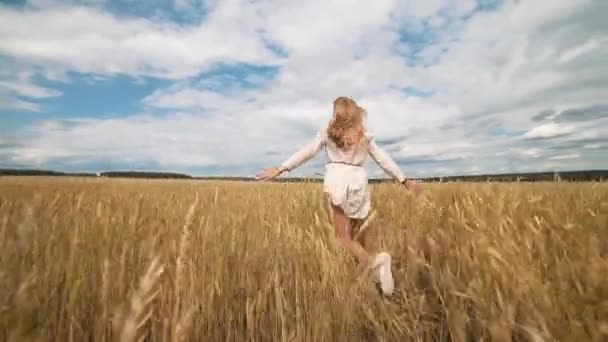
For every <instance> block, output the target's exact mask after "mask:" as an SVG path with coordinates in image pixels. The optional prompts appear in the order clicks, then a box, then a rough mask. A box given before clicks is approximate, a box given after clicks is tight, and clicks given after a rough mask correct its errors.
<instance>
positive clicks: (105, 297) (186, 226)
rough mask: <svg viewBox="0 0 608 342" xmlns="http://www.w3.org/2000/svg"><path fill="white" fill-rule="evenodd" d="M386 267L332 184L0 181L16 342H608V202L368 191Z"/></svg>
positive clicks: (1, 242)
mask: <svg viewBox="0 0 608 342" xmlns="http://www.w3.org/2000/svg"><path fill="white" fill-rule="evenodd" d="M371 192H372V205H373V208H374V210H376V213H377V216H376V218H375V220H374V221H373V222H372V223H371V225H370V227H369V228H368V229H370V231H369V245H370V250H371V251H372V252H379V251H382V250H386V251H388V252H389V253H391V255H392V256H393V274H394V277H395V282H396V291H395V294H394V295H393V296H391V297H388V298H385V297H383V296H381V295H380V294H379V291H378V289H377V287H376V285H374V283H373V276H372V275H371V274H369V273H363V274H361V273H357V271H356V267H355V266H356V263H355V261H354V259H353V258H352V257H350V256H349V255H347V254H346V253H345V252H344V251H343V250H342V249H341V248H340V247H339V245H338V244H337V242H336V241H335V239H334V231H333V229H332V227H331V226H330V225H329V223H328V221H327V218H326V216H325V211H324V208H325V207H324V205H325V202H324V201H325V198H324V197H323V193H322V189H321V185H320V184H314V183H310V184H283V183H237V182H234V183H232V182H219V181H213V182H211V181H185V180H179V181H172V180H126V179H125V180H119V179H114V180H108V179H94V178H91V179H89V178H44V177H39V178H38V177H30V178H27V177H23V178H20V177H6V178H1V179H0V247H1V248H0V339H1V340H2V341H136V340H137V341H577V340H580V341H605V340H607V338H608V282H606V276H607V275H608V184H605V183H595V184H591V183H579V184H575V183H532V184H530V183H528V184H524V183H509V184H507V183H504V184H491V183H475V184H473V183H471V184H465V183H448V184H428V185H426V192H425V195H424V196H421V197H420V198H415V197H414V196H412V195H411V194H409V193H407V192H405V191H404V190H402V188H400V187H399V186H397V185H393V184H378V185H372V186H371Z"/></svg>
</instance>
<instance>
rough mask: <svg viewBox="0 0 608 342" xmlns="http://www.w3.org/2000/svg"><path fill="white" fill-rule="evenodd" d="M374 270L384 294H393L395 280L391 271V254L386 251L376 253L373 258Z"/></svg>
mask: <svg viewBox="0 0 608 342" xmlns="http://www.w3.org/2000/svg"><path fill="white" fill-rule="evenodd" d="M373 265H374V266H373V267H374V271H375V273H376V277H377V278H378V281H380V288H381V289H382V293H384V295H386V296H390V295H391V294H393V290H394V288H395V281H394V279H393V273H392V271H391V256H390V254H388V253H386V252H382V253H378V255H376V259H375V260H374V264H373Z"/></svg>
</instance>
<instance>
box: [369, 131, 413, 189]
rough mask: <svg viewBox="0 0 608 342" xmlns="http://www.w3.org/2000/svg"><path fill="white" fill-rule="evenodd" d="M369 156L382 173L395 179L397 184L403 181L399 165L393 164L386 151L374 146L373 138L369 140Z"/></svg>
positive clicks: (403, 177)
mask: <svg viewBox="0 0 608 342" xmlns="http://www.w3.org/2000/svg"><path fill="white" fill-rule="evenodd" d="M369 155H370V156H371V157H372V159H374V161H375V162H376V163H377V164H378V166H380V168H381V169H382V170H384V172H386V173H387V174H389V175H390V176H392V177H393V178H395V179H397V180H398V181H399V182H403V181H404V180H405V176H404V175H403V172H401V168H400V167H399V165H397V163H395V161H394V160H393V159H392V158H391V157H390V156H389V155H388V153H386V151H384V150H383V149H382V148H380V147H379V146H378V145H377V144H376V142H375V141H374V139H373V138H370V140H369Z"/></svg>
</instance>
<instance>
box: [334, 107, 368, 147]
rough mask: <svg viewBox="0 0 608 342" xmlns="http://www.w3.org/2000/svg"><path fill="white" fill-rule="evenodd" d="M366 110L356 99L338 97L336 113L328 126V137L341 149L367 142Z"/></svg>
mask: <svg viewBox="0 0 608 342" xmlns="http://www.w3.org/2000/svg"><path fill="white" fill-rule="evenodd" d="M365 113H366V112H365V110H364V109H363V108H361V107H359V105H357V103H356V102H355V100H353V99H351V98H348V97H344V96H341V97H338V98H336V99H335V100H334V113H333V117H332V118H331V120H330V121H329V125H328V127H327V135H328V137H329V138H330V139H331V140H332V141H333V142H334V143H335V144H336V146H338V147H339V148H341V149H350V148H351V147H353V146H356V145H359V144H361V143H363V142H365V140H366V137H365V134H364V127H363V116H364V115H365Z"/></svg>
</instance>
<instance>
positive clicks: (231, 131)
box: [0, 0, 608, 176]
mask: <svg viewBox="0 0 608 342" xmlns="http://www.w3.org/2000/svg"><path fill="white" fill-rule="evenodd" d="M606 13H608V1H604V0H595V1H592V0H575V1H573V0H552V1H544V0H542V1H515V0H513V1H493V0H477V1H475V0H453V1H448V0H426V1H413V0H374V1H344V0H331V1H327V0H309V1H295V0H293V1H292V0H114V1H109V0H86V1H69V0H66V1H58V0H31V1H1V2H0V167H37V168H52V169H56V170H66V171H76V170H78V171H98V170H109V169H126V168H131V169H137V170H165V171H178V172H187V173H190V174H195V175H233V176H243V175H244V176H251V175H253V174H255V172H256V171H258V170H259V169H260V168H262V167H265V166H272V165H275V164H277V163H279V162H281V161H283V160H284V159H286V158H287V157H288V156H289V154H290V153H292V152H294V151H295V150H296V149H297V148H299V147H300V146H301V145H302V144H304V143H306V142H307V141H308V140H309V139H311V138H312V137H314V134H315V132H316V131H317V130H318V129H320V128H321V127H323V126H325V125H326V123H327V120H328V119H329V117H330V115H331V102H332V101H333V99H334V98H335V97H337V96H341V95H346V96H352V97H354V98H355V99H356V100H357V101H358V102H359V103H360V104H361V105H362V106H363V107H365V108H366V109H367V111H368V119H367V120H368V126H369V129H370V131H371V132H372V133H373V134H374V135H375V137H376V139H377V141H378V142H379V144H380V145H381V146H382V147H384V148H385V149H386V150H387V152H389V153H390V154H391V155H392V156H393V157H394V158H395V159H396V160H397V161H398V163H399V164H400V165H401V166H402V167H403V170H404V172H405V173H406V174H407V175H411V176H441V175H450V174H471V173H486V172H511V171H545V170H549V171H553V170H575V169H606V168H608V153H607V152H608V67H607V65H606V61H607V60H608V21H607V20H606V19H605V14H606ZM323 161H324V156H323V154H322V153H321V154H319V155H318V157H316V158H315V159H314V160H313V161H311V162H309V163H308V164H307V165H306V166H303V167H302V168H301V169H299V170H297V171H295V172H294V175H312V174H314V173H315V172H322V170H323V169H322V165H323ZM369 170H370V173H371V174H372V175H374V176H378V175H383V174H381V173H380V172H379V169H378V168H377V166H375V165H374V164H373V163H372V162H370V165H369Z"/></svg>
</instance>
